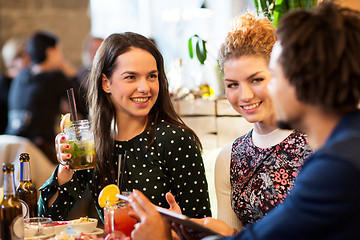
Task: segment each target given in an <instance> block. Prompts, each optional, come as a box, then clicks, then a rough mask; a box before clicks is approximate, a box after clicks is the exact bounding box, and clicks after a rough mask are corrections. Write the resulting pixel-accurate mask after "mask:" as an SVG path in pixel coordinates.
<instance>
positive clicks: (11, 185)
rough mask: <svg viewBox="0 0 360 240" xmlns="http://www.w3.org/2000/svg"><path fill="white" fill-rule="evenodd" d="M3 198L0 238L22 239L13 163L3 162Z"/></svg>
mask: <svg viewBox="0 0 360 240" xmlns="http://www.w3.org/2000/svg"><path fill="white" fill-rule="evenodd" d="M3 174H4V198H3V200H2V202H1V204H0V233H1V239H3V240H5V239H11V240H13V239H16V240H17V239H24V218H23V213H22V206H21V203H20V201H19V199H18V198H17V196H16V194H15V180H14V164H12V163H4V164H3Z"/></svg>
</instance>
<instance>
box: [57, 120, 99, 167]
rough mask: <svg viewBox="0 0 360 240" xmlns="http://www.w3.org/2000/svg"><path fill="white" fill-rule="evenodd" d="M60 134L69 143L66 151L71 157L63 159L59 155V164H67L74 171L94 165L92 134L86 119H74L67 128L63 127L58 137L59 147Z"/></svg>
mask: <svg viewBox="0 0 360 240" xmlns="http://www.w3.org/2000/svg"><path fill="white" fill-rule="evenodd" d="M62 136H65V137H66V141H67V143H68V144H69V145H70V149H69V150H67V153H70V154H71V158H70V159H69V160H67V161H63V160H62V159H61V157H59V159H60V163H61V164H63V165H69V169H70V170H74V171H75V170H83V169H89V168H94V167H95V166H96V154H95V144H94V134H93V133H92V131H91V130H90V124H89V121H88V120H80V121H76V122H74V123H73V124H72V125H71V126H70V127H69V128H65V129H64V133H60V137H59V138H58V141H59V142H58V144H57V146H58V148H60V139H61V137H62ZM58 154H60V149H58Z"/></svg>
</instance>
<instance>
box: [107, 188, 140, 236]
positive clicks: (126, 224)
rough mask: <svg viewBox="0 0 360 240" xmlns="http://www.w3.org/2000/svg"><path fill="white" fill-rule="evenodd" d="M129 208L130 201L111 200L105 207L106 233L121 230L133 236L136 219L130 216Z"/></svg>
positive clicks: (124, 193)
mask: <svg viewBox="0 0 360 240" xmlns="http://www.w3.org/2000/svg"><path fill="white" fill-rule="evenodd" d="M122 194H123V195H126V196H128V195H130V194H131V193H130V192H122ZM129 210H130V209H129V206H128V202H126V201H124V200H118V201H116V202H111V203H109V206H107V207H105V208H104V222H105V235H108V234H111V233H113V232H115V231H119V232H122V233H123V234H125V235H126V236H127V237H130V236H131V232H132V231H133V230H134V226H135V224H136V220H135V219H134V218H132V217H130V216H129Z"/></svg>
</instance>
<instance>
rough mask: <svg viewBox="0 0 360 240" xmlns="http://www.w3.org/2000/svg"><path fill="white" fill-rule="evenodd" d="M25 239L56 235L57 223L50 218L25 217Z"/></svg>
mask: <svg viewBox="0 0 360 240" xmlns="http://www.w3.org/2000/svg"><path fill="white" fill-rule="evenodd" d="M24 235H25V240H33V239H50V238H52V237H55V225H54V223H53V221H52V220H51V219H50V218H45V217H34V218H26V219H24Z"/></svg>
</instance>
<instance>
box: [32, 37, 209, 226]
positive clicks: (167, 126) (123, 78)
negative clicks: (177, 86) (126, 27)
mask: <svg viewBox="0 0 360 240" xmlns="http://www.w3.org/2000/svg"><path fill="white" fill-rule="evenodd" d="M89 81H90V82H89V94H88V100H89V104H90V117H91V126H92V130H93V132H94V136H95V149H96V154H97V158H98V163H97V166H96V168H95V169H94V170H87V171H76V172H72V171H69V170H68V169H67V168H66V166H62V165H59V166H58V167H57V169H56V170H55V172H54V174H53V176H52V177H51V178H50V179H49V180H48V181H47V182H46V183H45V184H44V185H43V186H42V188H41V189H40V190H41V195H40V199H39V205H40V206H39V212H40V216H49V217H51V218H52V219H65V218H66V215H67V213H68V211H69V210H70V209H71V207H72V205H73V204H74V203H75V201H76V200H77V199H80V198H81V195H82V193H83V191H84V189H85V188H86V186H87V185H89V188H90V192H91V194H92V196H93V199H94V203H95V206H96V208H97V210H98V213H99V216H100V217H101V218H102V217H103V214H102V211H101V209H100V207H99V205H98V203H97V199H98V195H99V192H100V191H101V190H102V188H103V187H105V186H106V185H108V184H112V183H115V184H118V182H117V175H118V172H117V171H118V170H117V169H118V157H119V155H124V153H125V151H127V158H126V161H125V174H124V176H123V183H122V189H121V190H122V191H132V190H133V189H139V190H141V191H142V192H144V194H145V195H146V196H147V197H148V198H149V199H151V201H152V202H153V203H154V204H156V205H159V206H162V207H167V206H168V203H167V201H166V199H165V194H166V193H167V192H169V191H170V192H171V193H172V194H173V195H174V196H175V199H176V201H177V202H179V203H180V206H182V207H183V208H182V211H183V212H184V213H185V214H187V215H189V216H192V217H203V216H210V215H211V211H210V203H209V196H208V189H207V182H206V178H205V171H204V165H203V161H202V158H201V144H200V141H199V139H198V138H197V136H196V134H195V133H194V132H193V131H192V130H191V129H190V128H189V127H187V126H186V125H185V124H184V123H183V121H182V120H181V119H180V118H179V116H178V115H177V114H176V112H175V111H174V109H173V106H172V103H171V101H170V97H169V91H168V82H167V79H166V76H165V71H164V65H163V58H162V56H161V54H160V52H159V51H158V49H157V48H156V47H155V45H154V44H153V43H151V41H150V40H149V39H147V38H145V37H143V36H141V35H139V34H136V33H129V32H128V33H122V34H112V35H110V36H109V37H108V38H106V39H105V40H104V42H103V43H102V45H101V46H100V48H99V49H98V51H97V53H96V55H95V58H94V63H93V66H92V70H91V74H90V78H89ZM62 142H63V143H65V140H64V139H63V140H62ZM63 145H64V146H65V145H66V143H65V144H63ZM61 157H62V159H64V160H66V159H69V158H70V156H68V155H67V154H64V153H62V154H61Z"/></svg>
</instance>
